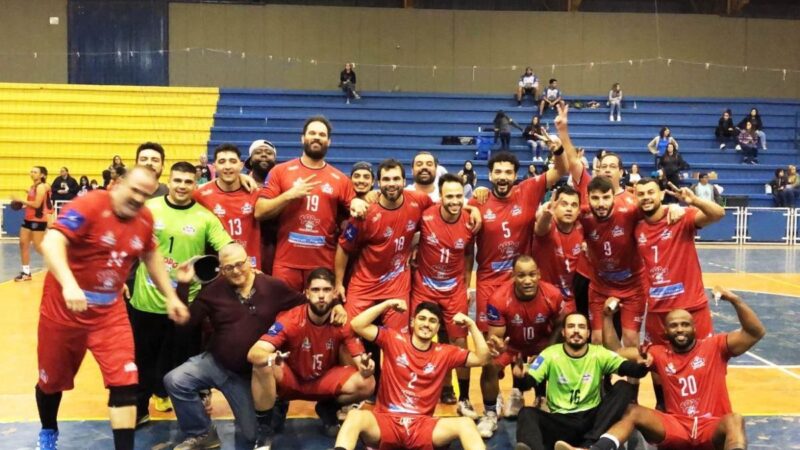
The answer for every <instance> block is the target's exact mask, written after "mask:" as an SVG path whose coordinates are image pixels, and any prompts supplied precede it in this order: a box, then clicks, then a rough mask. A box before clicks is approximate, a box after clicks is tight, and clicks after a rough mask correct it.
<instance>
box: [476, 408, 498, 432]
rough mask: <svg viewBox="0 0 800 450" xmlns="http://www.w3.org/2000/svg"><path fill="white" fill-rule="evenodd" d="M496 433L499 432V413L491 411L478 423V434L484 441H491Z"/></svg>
mask: <svg viewBox="0 0 800 450" xmlns="http://www.w3.org/2000/svg"><path fill="white" fill-rule="evenodd" d="M495 431H497V413H496V412H494V411H489V412H487V413H485V414H484V415H483V416H481V420H479V421H478V434H480V435H481V437H482V438H484V439H489V438H491V437H492V435H494V432H495Z"/></svg>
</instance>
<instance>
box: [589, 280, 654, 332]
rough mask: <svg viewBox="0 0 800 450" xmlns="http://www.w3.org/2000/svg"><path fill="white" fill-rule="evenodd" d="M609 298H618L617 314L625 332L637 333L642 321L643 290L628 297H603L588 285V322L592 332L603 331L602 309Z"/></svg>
mask: <svg viewBox="0 0 800 450" xmlns="http://www.w3.org/2000/svg"><path fill="white" fill-rule="evenodd" d="M609 297H617V298H619V300H620V302H619V306H618V307H617V308H619V314H620V322H621V323H622V328H623V329H625V330H636V331H637V332H638V331H639V330H641V329H642V322H643V321H644V310H645V305H646V300H645V296H644V289H641V288H640V289H637V290H636V291H635V293H633V294H629V295H624V296H620V295H605V294H601V293H600V292H597V291H596V290H594V289H592V285H591V284H590V285H589V322H591V324H592V331H600V330H602V329H603V307H604V306H605V305H606V300H608V298H609Z"/></svg>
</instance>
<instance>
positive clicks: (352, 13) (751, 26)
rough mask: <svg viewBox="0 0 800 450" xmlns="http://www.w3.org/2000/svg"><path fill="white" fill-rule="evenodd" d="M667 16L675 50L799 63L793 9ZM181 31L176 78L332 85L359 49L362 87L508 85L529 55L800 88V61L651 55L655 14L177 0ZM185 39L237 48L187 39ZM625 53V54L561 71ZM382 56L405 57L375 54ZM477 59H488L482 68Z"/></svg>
mask: <svg viewBox="0 0 800 450" xmlns="http://www.w3.org/2000/svg"><path fill="white" fill-rule="evenodd" d="M660 28H661V48H662V50H661V54H662V55H664V56H665V57H666V56H669V57H671V58H674V59H675V60H678V59H684V60H689V61H697V62H701V63H704V62H706V61H709V62H715V63H718V64H727V65H736V66H743V65H748V66H750V67H751V68H755V67H763V68H789V69H792V68H793V69H795V70H800V25H798V22H796V21H781V20H764V19H732V18H720V17H716V16H699V15H662V16H661V21H660ZM170 29H171V32H170V46H171V49H172V50H179V52H178V53H174V54H172V57H171V59H170V72H171V73H170V81H171V83H172V84H177V85H219V86H224V87H284V88H291V89H332V88H334V87H335V84H336V79H337V74H338V71H339V70H341V65H342V62H343V61H349V60H352V61H356V62H357V63H361V64H360V65H358V66H357V68H356V72H357V73H358V77H359V85H360V86H361V89H364V90H390V89H393V88H399V89H402V90H404V91H450V92H507V91H509V89H512V88H513V86H514V85H515V83H516V80H517V78H518V77H519V74H520V72H521V71H522V69H523V67H524V66H525V65H527V64H532V65H533V66H534V68H535V70H536V72H537V73H538V74H539V76H540V77H541V78H543V79H546V78H550V76H551V75H552V76H554V77H556V78H558V79H559V81H560V83H561V85H562V87H563V89H564V91H565V92H566V93H567V94H597V93H604V92H607V90H608V88H609V86H610V85H611V84H612V83H613V82H614V81H620V82H621V83H623V88H624V90H625V92H626V93H628V94H636V95H661V96H678V95H684V96H685V95H692V96H744V97H795V98H797V97H800V73H789V74H787V77H786V81H783V80H782V77H783V75H782V73H780V72H763V71H756V70H752V69H751V70H748V71H747V72H743V71H742V70H741V69H723V68H718V67H712V68H711V69H710V70H706V69H705V66H704V65H700V66H690V65H685V64H681V63H679V62H678V61H673V62H672V64H670V65H669V66H667V64H666V61H662V62H644V63H641V64H640V63H639V61H638V60H639V59H645V58H652V57H655V56H658V43H657V39H656V33H655V29H656V22H655V16H654V15H651V14H609V13H541V12H530V13H524V12H523V13H520V12H485V11H481V12H478V11H441V10H402V9H383V8H381V9H369V8H362V9H358V8H335V7H303V6H275V5H270V6H249V5H212V4H181V3H175V4H172V5H171V9H170ZM187 47H206V48H215V49H222V50H233V53H232V54H230V55H228V54H225V53H212V52H208V51H206V52H201V51H199V50H197V51H190V52H185V51H180V50H181V49H184V48H187ZM242 52H244V53H245V57H244V58H242V55H241V53H242ZM270 55H271V56H272V59H271V60H270V58H269V56H270ZM287 58H298V59H299V60H300V61H299V62H298V61H296V60H293V61H291V62H290V61H288V60H287ZM629 59H633V60H634V64H633V65H632V66H631V65H629V64H628V63H627V60H629ZM311 60H315V61H316V63H312V62H311ZM620 60H623V61H626V62H625V64H621V65H620V64H616V65H606V66H602V65H599V64H598V65H595V66H594V67H593V68H591V69H589V68H587V67H558V68H556V70H555V72H552V69H551V65H552V64H557V65H559V64H572V63H581V62H590V61H595V62H601V61H620ZM381 64H382V65H392V64H396V65H397V66H398V67H397V68H396V69H395V70H393V69H392V68H391V67H376V66H375V65H381ZM434 65H436V66H438V69H437V70H436V71H435V75H434V73H433V66H434ZM513 65H516V66H518V67H517V69H516V70H512V69H511V66H513ZM403 66H408V67H403ZM412 66H416V67H412ZM472 66H479V69H478V70H476V71H475V76H474V80H473V70H472Z"/></svg>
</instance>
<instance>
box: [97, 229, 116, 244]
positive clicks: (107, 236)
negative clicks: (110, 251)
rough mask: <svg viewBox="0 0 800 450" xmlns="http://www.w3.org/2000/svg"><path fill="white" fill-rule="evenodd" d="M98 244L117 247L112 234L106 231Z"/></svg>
mask: <svg viewBox="0 0 800 450" xmlns="http://www.w3.org/2000/svg"><path fill="white" fill-rule="evenodd" d="M100 242H102V243H103V244H106V245H108V246H109V247H113V246H115V245H117V238H116V237H114V233H113V232H111V231H106V232H105V234H103V236H101V237H100Z"/></svg>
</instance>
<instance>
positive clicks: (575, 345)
mask: <svg viewBox="0 0 800 450" xmlns="http://www.w3.org/2000/svg"><path fill="white" fill-rule="evenodd" d="M565 344H567V345H568V346H569V348H571V349H573V350H580V349H582V348H583V347H585V346H586V340H584V341H582V342H581V343H579V344H578V343H575V342H572V341H571V340H569V339H567V341H566V342H565Z"/></svg>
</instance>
